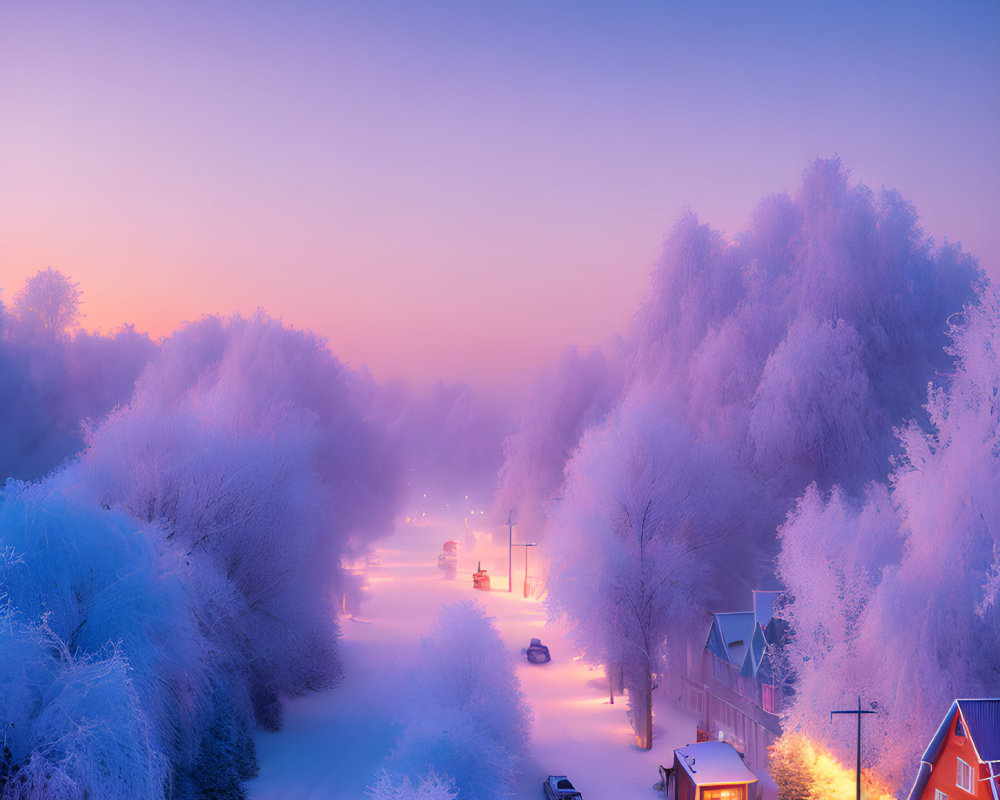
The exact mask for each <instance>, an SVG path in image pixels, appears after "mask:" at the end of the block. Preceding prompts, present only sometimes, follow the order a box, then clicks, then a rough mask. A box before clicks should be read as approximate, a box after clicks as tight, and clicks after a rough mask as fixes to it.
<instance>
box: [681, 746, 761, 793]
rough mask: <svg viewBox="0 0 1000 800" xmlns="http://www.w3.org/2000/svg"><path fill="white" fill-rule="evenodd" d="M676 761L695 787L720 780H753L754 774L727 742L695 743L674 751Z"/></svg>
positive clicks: (708, 784) (728, 781)
mask: <svg viewBox="0 0 1000 800" xmlns="http://www.w3.org/2000/svg"><path fill="white" fill-rule="evenodd" d="M674 762H675V763H676V764H680V765H681V767H683V769H684V771H685V772H686V773H687V774H688V776H689V777H690V778H691V780H692V781H693V782H694V783H695V784H696V785H698V786H712V785H714V784H720V783H753V782H755V781H756V780H757V776H756V775H754V773H753V772H752V771H751V770H750V768H749V767H748V766H747V765H746V762H745V761H743V758H742V757H741V756H740V754H739V753H738V752H736V748H735V747H733V746H732V745H731V744H730V743H729V742H698V744H689V745H688V746H687V747H680V748H678V749H677V750H674Z"/></svg>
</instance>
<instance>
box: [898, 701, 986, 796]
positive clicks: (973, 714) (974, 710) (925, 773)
mask: <svg viewBox="0 0 1000 800" xmlns="http://www.w3.org/2000/svg"><path fill="white" fill-rule="evenodd" d="M959 712H961V714H962V719H963V720H964V721H965V728H966V731H967V732H968V734H969V738H971V739H972V743H973V744H974V745H975V746H976V752H978V753H979V757H980V758H981V759H982V760H983V761H1000V697H997V698H983V699H978V700H971V699H970V700H956V701H955V702H953V703H952V704H951V708H949V709H948V713H947V714H945V715H944V719H943V720H941V724H940V725H938V729H937V731H936V732H935V733H934V736H933V737H931V741H930V744H928V745H927V749H926V750H924V754H923V756H922V757H921V759H920V762H921V763H920V771H919V772H918V773H917V779H916V781H915V782H914V784H913V788H912V789H911V790H910V800H916V798H918V797H920V795H921V793H922V792H923V791H924V787H926V786H927V781H928V779H929V778H930V774H931V769H930V765H931V764H933V763H934V762H936V761H937V759H938V756H940V755H941V751H942V750H943V749H944V746H945V743H946V742H947V741H948V733H949V732H950V731H951V730H952V729H953V728H952V725H953V723H954V721H955V715H956V714H958V713H959ZM996 766H997V765H995V764H991V765H990V767H991V770H992V772H993V773H994V774H995V773H997V772H998V770H997V769H996ZM992 788H993V793H994V796H996V794H997V790H996V787H995V786H994V787H992Z"/></svg>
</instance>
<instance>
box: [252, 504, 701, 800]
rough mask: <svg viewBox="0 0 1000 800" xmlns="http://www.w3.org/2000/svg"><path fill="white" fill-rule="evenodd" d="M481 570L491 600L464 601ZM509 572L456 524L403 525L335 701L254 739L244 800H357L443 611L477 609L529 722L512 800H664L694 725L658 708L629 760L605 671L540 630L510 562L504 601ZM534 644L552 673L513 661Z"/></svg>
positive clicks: (501, 551) (311, 703)
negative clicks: (494, 636) (556, 784)
mask: <svg viewBox="0 0 1000 800" xmlns="http://www.w3.org/2000/svg"><path fill="white" fill-rule="evenodd" d="M445 539H458V540H459V541H460V542H461V543H462V547H461V548H460V556H459V568H458V572H457V575H456V576H455V579H454V580H448V579H447V578H446V577H445V576H444V575H443V573H442V572H441V570H439V569H438V568H437V564H436V558H437V553H438V552H439V550H440V547H441V543H442V541H444V540H445ZM522 552H523V551H522ZM532 557H533V558H535V557H536V554H535V553H534V552H533V553H532ZM479 559H482V562H483V565H484V566H487V567H488V568H489V570H490V573H491V574H493V575H494V576H496V575H497V574H499V577H494V579H493V591H491V592H479V591H475V590H473V589H472V578H471V573H472V571H473V570H475V568H476V564H477V561H478V560H479ZM375 562H377V563H375ZM521 563H523V562H521ZM506 568H507V551H506V547H502V548H496V547H492V546H488V545H486V544H484V543H483V542H482V541H481V540H480V543H479V544H478V546H477V545H476V542H475V540H474V539H473V538H472V537H466V536H465V535H464V531H463V527H462V523H461V522H459V523H457V524H454V525H444V524H434V525H430V524H428V525H421V526H414V525H402V524H401V525H400V526H399V527H398V528H397V530H396V533H395V534H394V536H393V537H392V538H390V539H389V540H387V542H386V543H385V546H384V547H383V548H380V549H379V550H378V551H377V553H376V555H375V558H374V559H373V563H372V564H371V565H370V566H369V567H368V570H367V571H368V579H369V581H370V587H371V599H370V600H369V601H368V602H366V603H365V605H364V607H363V609H362V611H361V613H360V614H359V620H361V621H355V620H351V619H347V620H344V622H343V639H342V641H341V650H342V654H343V659H344V662H345V663H344V669H345V673H346V677H345V680H344V682H343V683H342V684H341V685H340V686H339V687H338V688H336V689H334V690H332V691H329V692H324V693H320V694H314V695H310V696H307V697H302V698H293V699H291V700H289V701H287V702H286V706H285V724H284V727H283V729H282V730H281V732H279V733H263V732H262V733H259V734H258V736H257V748H258V756H259V759H260V765H261V769H260V775H259V777H258V778H256V779H255V780H253V781H251V782H250V783H249V784H248V787H247V788H248V789H249V793H250V797H251V798H252V799H253V800H279V799H280V800H290V799H294V798H301V799H302V800H321V799H323V800H362V798H364V797H365V792H364V790H365V787H366V786H367V785H368V784H370V783H371V782H372V779H373V776H374V775H375V773H376V771H377V770H378V769H379V767H380V765H381V763H382V760H383V759H384V758H385V756H386V755H387V754H388V753H389V751H390V749H391V747H392V743H393V739H394V737H395V734H396V730H397V725H398V722H397V720H399V719H400V718H401V717H402V715H403V708H401V707H400V706H401V704H402V703H404V702H405V700H404V698H405V696H406V691H407V686H408V684H407V681H408V677H407V673H408V669H409V665H411V664H412V663H413V662H414V661H415V659H416V656H417V652H418V650H419V643H420V636H421V635H422V634H423V633H424V632H426V631H427V629H428V628H429V627H430V625H431V623H432V622H433V620H434V619H435V618H436V617H437V614H438V612H439V611H440V609H441V606H442V605H446V604H451V603H455V602H458V601H460V600H463V599H468V598H475V599H478V600H481V601H483V602H484V603H485V605H486V607H487V609H488V612H489V614H490V615H491V616H493V617H495V618H496V620H497V626H498V627H499V628H500V631H501V633H502V634H503V637H504V641H505V643H506V645H507V648H508V650H509V651H510V652H511V653H512V655H514V657H515V660H516V663H517V664H518V667H517V669H518V677H519V678H520V680H521V687H522V689H523V691H524V692H525V694H526V695H527V698H528V702H529V703H530V705H531V707H532V710H533V713H534V718H535V721H534V725H533V729H532V747H531V756H530V758H529V759H528V761H527V762H526V763H525V764H524V765H523V769H522V775H521V779H520V782H519V787H518V793H517V795H516V797H517V798H518V800H521V799H522V798H523V799H524V800H527V799H528V798H531V799H532V800H537V798H540V797H542V790H541V783H542V781H543V780H544V778H545V776H546V775H548V774H550V773H551V774H564V773H565V774H567V775H569V776H570V777H571V778H572V780H573V781H574V782H575V783H576V784H577V786H578V788H580V790H581V791H582V792H583V795H584V797H585V798H587V800H655V798H656V797H661V798H662V797H663V795H662V794H658V793H657V792H654V791H653V789H652V785H653V783H654V782H655V781H656V780H657V777H658V776H657V765H658V764H659V763H660V762H667V761H668V760H670V758H671V755H670V754H671V752H672V750H673V748H674V747H677V746H681V745H684V744H687V743H688V742H689V741H693V739H694V723H693V722H692V721H690V720H688V719H686V718H684V717H682V716H680V715H678V714H676V713H675V712H673V710H672V707H671V706H669V704H667V703H660V704H659V706H658V708H657V715H656V727H655V728H654V733H655V738H656V743H655V745H654V749H653V750H652V751H651V752H644V751H641V750H639V749H637V748H636V747H635V746H634V744H633V743H632V736H631V730H630V728H629V724H628V721H627V718H626V713H625V709H626V706H625V702H624V699H623V698H616V701H615V704H614V705H613V706H612V705H610V704H609V702H608V694H607V684H606V682H605V681H604V673H603V671H597V670H591V669H589V668H587V667H585V666H584V665H582V664H581V663H579V662H578V661H576V660H574V658H573V653H572V649H571V646H570V643H569V642H568V640H567V638H566V634H565V631H564V630H562V629H560V628H558V627H554V626H546V625H545V615H544V609H543V607H542V605H541V603H540V602H539V601H538V600H535V599H525V598H524V597H523V596H522V592H521V591H519V590H520V589H521V581H522V579H523V567H522V569H521V570H519V569H518V560H517V559H515V562H514V578H515V587H514V588H515V591H514V592H513V593H512V594H508V592H507V591H506V571H507V570H506ZM532 636H537V637H539V638H541V639H542V641H543V642H545V643H546V644H547V645H548V646H549V647H550V649H551V652H552V659H553V660H552V662H551V663H549V664H546V665H540V666H539V665H531V664H528V663H527V662H526V661H525V660H524V657H523V655H522V654H521V650H522V648H524V647H526V646H527V644H528V641H529V639H530V638H531V637H532Z"/></svg>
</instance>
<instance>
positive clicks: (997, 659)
mask: <svg viewBox="0 0 1000 800" xmlns="http://www.w3.org/2000/svg"><path fill="white" fill-rule="evenodd" d="M952 336H953V342H954V343H953V346H952V348H951V351H952V353H953V354H954V355H955V356H956V358H957V359H958V365H957V368H956V370H955V372H954V373H953V374H952V375H950V376H949V377H948V379H947V380H945V381H943V382H942V383H941V385H940V386H938V387H932V388H931V390H930V394H929V397H928V402H927V415H928V419H929V425H928V427H927V428H924V427H922V426H920V425H917V424H915V423H914V424H911V425H909V426H907V427H906V428H904V429H903V430H902V431H901V432H900V438H901V442H902V444H903V455H902V457H901V458H900V460H899V462H898V464H897V468H896V470H895V472H894V474H893V476H892V482H891V488H890V490H889V492H887V491H886V490H885V489H884V488H881V487H878V486H876V487H873V488H872V489H871V490H869V493H868V495H867V496H866V498H865V500H864V502H863V503H859V504H857V505H856V506H854V507H847V506H845V504H844V503H843V500H842V498H841V497H840V495H838V494H836V493H835V494H834V496H833V497H831V498H830V499H829V500H827V501H824V500H823V498H821V497H819V496H818V495H817V494H816V493H815V492H813V493H811V494H808V495H807V496H806V498H804V500H803V501H802V502H801V503H800V504H799V507H798V509H797V510H796V513H795V514H794V515H793V516H792V517H791V518H790V519H789V521H788V523H786V525H785V526H784V528H783V529H782V544H783V548H782V553H781V558H780V561H779V567H780V571H781V575H782V577H783V579H784V580H785V581H786V583H787V585H788V590H789V595H790V600H789V602H788V603H787V606H786V609H785V612H784V613H785V615H786V616H787V617H788V618H789V620H790V622H791V624H792V627H793V629H794V631H795V635H794V638H793V639H792V641H791V643H790V645H789V647H788V651H787V656H788V663H789V666H790V667H791V669H792V670H793V671H794V673H795V675H796V678H797V687H796V689H797V694H796V700H795V703H794V705H793V706H792V708H791V710H790V712H789V722H790V724H792V725H796V726H801V728H802V729H803V730H805V731H807V732H809V733H810V734H812V735H813V736H814V737H815V738H820V739H822V740H823V741H825V742H827V743H829V744H830V745H831V746H835V743H836V742H837V739H838V737H835V736H834V734H833V733H832V731H831V730H829V722H828V719H829V717H828V716H827V715H828V712H829V710H830V708H831V705H830V704H831V701H832V700H834V699H836V701H837V702H843V698H844V697H849V696H850V695H852V694H855V693H857V692H858V691H859V690H860V691H861V692H862V693H863V695H864V697H865V699H869V700H871V701H873V702H875V703H877V706H878V708H879V712H880V714H879V717H878V718H876V721H875V723H874V724H873V725H872V726H870V727H873V728H877V729H878V733H877V734H876V735H874V736H873V737H872V738H871V742H872V745H871V748H870V751H869V754H868V756H869V758H870V759H871V761H872V763H873V764H874V765H875V767H876V768H877V770H878V772H879V773H880V774H881V775H882V776H883V777H885V778H886V779H887V780H889V781H890V782H891V783H892V784H893V785H894V786H896V787H901V786H904V785H906V784H907V781H908V780H909V778H911V777H912V772H913V770H914V767H915V764H914V761H913V756H912V753H913V750H914V746H915V744H914V743H919V742H925V741H927V740H928V739H929V738H930V736H931V735H932V734H933V732H934V729H935V726H936V725H937V724H938V723H939V722H940V718H941V715H942V714H943V713H944V712H943V709H946V708H947V707H948V705H949V703H950V702H951V701H952V700H953V699H954V698H955V697H970V696H972V697H975V696H986V695H992V694H995V691H996V687H997V686H998V685H1000V666H998V665H1000V607H998V603H997V596H996V592H995V586H996V574H997V557H998V553H1000V493H998V491H997V488H998V487H1000V399H998V398H1000V357H998V356H1000V296H998V293H997V291H996V289H994V288H992V287H987V288H985V289H984V291H983V294H982V297H981V300H980V302H979V303H978V304H976V305H974V306H970V307H969V308H967V309H966V310H965V312H964V313H963V315H962V317H961V319H960V320H956V325H955V327H953V329H952ZM831 530H832V534H831ZM817 555H818V556H819V557H818V558H817ZM817 562H818V563H817ZM839 738H842V737H839Z"/></svg>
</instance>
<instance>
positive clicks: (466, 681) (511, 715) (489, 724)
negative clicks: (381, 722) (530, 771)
mask: <svg viewBox="0 0 1000 800" xmlns="http://www.w3.org/2000/svg"><path fill="white" fill-rule="evenodd" d="M413 690H414V691H413V696H412V698H411V700H410V702H409V703H408V705H407V710H408V713H407V717H406V720H405V728H404V730H403V733H402V735H401V736H400V738H399V740H398V741H397V743H396V746H395V749H394V750H393V753H392V754H391V755H390V757H389V760H388V765H387V766H388V770H389V772H390V773H392V774H393V775H402V776H404V777H406V778H411V779H413V780H418V781H419V780H422V778H421V776H424V775H425V774H426V773H427V770H428V768H431V769H433V770H434V771H436V772H437V774H439V775H443V776H447V777H448V778H451V779H452V780H454V783H455V788H456V789H457V790H458V794H459V796H460V797H477V798H482V799H483V800H497V798H501V797H509V796H510V795H511V794H513V791H514V788H515V785H516V776H517V767H518V764H519V763H520V762H521V760H522V759H523V758H524V756H525V753H526V749H527V743H528V736H529V726H530V720H531V716H530V711H529V709H528V706H527V704H526V703H525V700H524V695H523V694H522V693H521V690H520V684H519V682H518V680H517V675H516V673H515V671H514V664H513V661H512V658H511V656H510V654H509V653H508V652H507V650H506V649H505V647H504V643H503V640H502V639H501V638H500V633H499V631H498V630H497V629H496V626H495V625H494V624H493V620H492V618H490V617H487V616H486V614H485V609H484V608H483V607H482V605H480V604H478V603H475V602H472V601H465V602H462V603H457V604H455V605H452V606H445V607H444V608H443V609H442V611H441V614H440V615H439V617H438V619H437V622H436V623H435V624H434V626H433V627H432V628H431V630H430V631H429V632H428V633H427V635H426V636H424V637H423V639H422V641H421V648H420V662H419V664H418V665H417V668H416V671H415V673H414V678H413Z"/></svg>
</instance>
